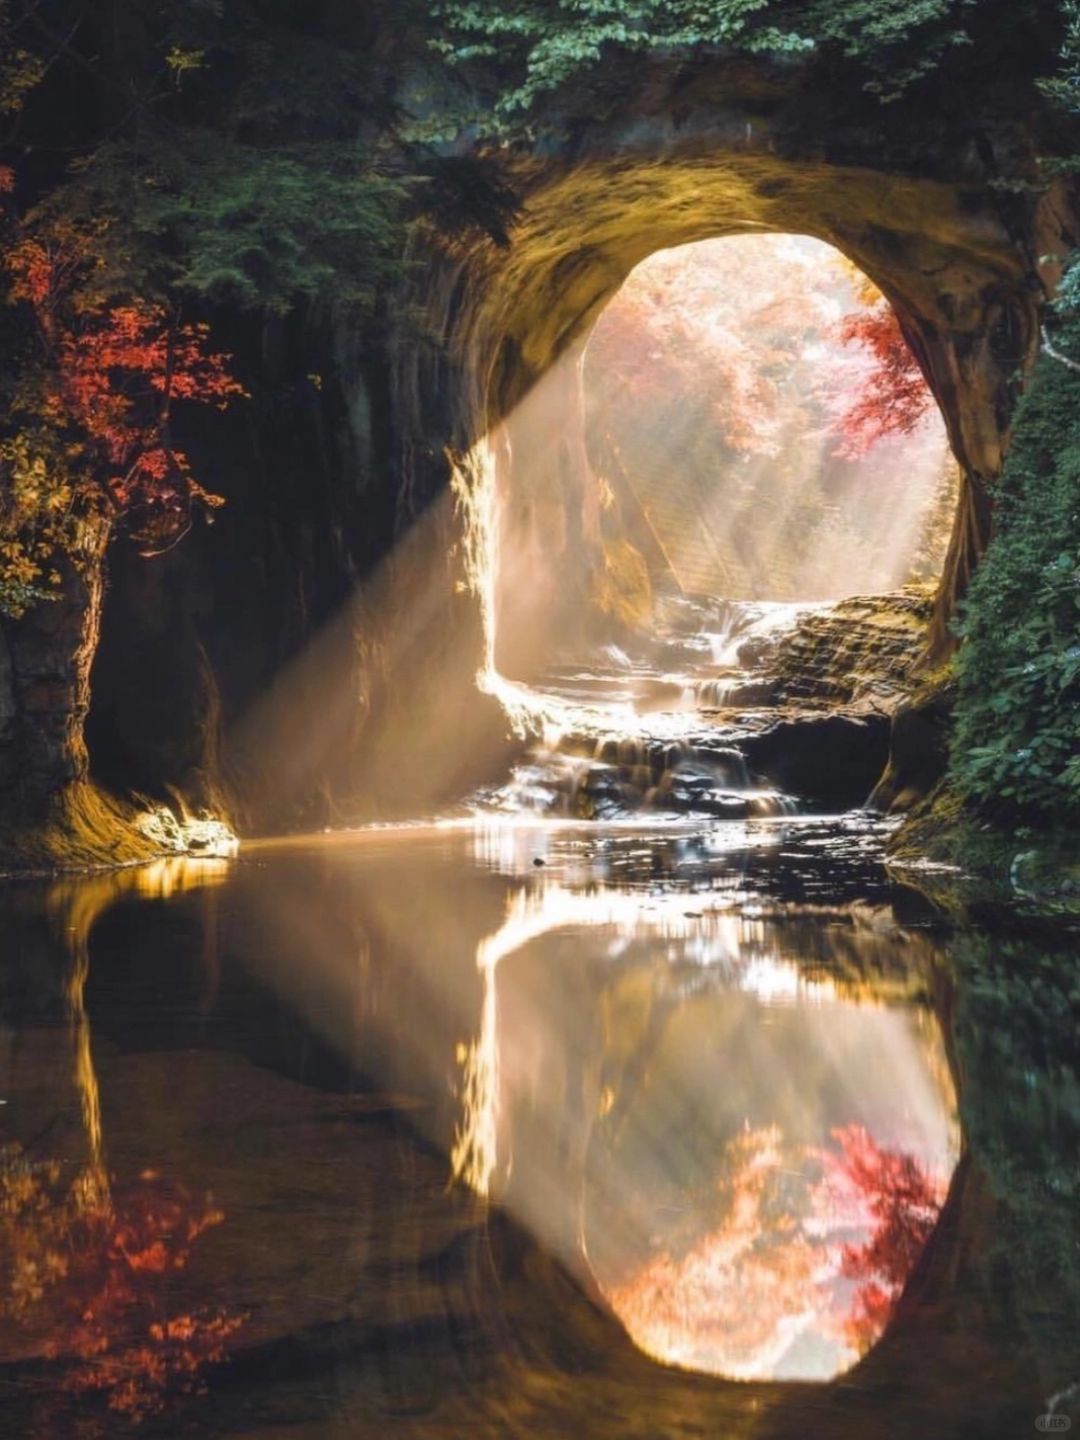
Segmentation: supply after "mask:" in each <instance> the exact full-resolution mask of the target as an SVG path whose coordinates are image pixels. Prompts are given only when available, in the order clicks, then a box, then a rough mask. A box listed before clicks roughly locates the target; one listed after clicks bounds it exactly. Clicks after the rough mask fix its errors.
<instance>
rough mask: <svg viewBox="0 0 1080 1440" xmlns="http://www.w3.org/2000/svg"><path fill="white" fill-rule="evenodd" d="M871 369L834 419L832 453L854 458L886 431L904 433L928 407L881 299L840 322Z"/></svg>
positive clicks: (892, 315)
mask: <svg viewBox="0 0 1080 1440" xmlns="http://www.w3.org/2000/svg"><path fill="white" fill-rule="evenodd" d="M840 336H841V338H842V339H843V341H844V343H845V344H847V345H858V346H860V347H861V348H862V350H863V351H864V353H866V354H867V355H868V357H869V359H870V361H871V364H872V368H871V370H870V372H869V374H868V375H867V376H866V378H865V379H864V380H863V382H862V384H861V385H860V386H859V389H858V390H857V392H856V394H855V398H854V399H853V400H851V401H850V403H847V404H846V406H845V408H844V409H843V410H842V412H841V413H840V415H839V417H838V418H837V420H836V430H837V432H838V434H839V436H840V445H839V448H838V450H837V454H839V455H841V456H843V457H844V458H845V459H848V460H858V459H860V458H861V457H862V456H863V455H865V454H866V453H867V451H868V450H870V449H872V448H873V446H874V445H876V444H877V442H878V441H879V440H883V439H885V437H886V436H889V435H910V434H911V433H912V431H913V430H914V429H915V428H916V427H917V425H918V424H919V422H920V421H921V420H922V419H923V417H924V416H925V415H926V414H927V413H928V412H929V411H930V409H931V407H932V406H933V403H934V400H933V395H932V394H931V392H930V387H929V386H928V385H927V383H926V381H925V379H924V378H923V373H922V371H921V370H920V369H919V365H918V361H917V360H916V359H915V356H914V355H913V354H912V353H911V351H910V349H909V348H908V344H907V341H906V340H905V339H904V336H903V332H902V331H901V329H900V322H899V320H897V318H896V312H895V311H894V310H893V308H892V306H891V305H890V304H889V303H888V301H887V300H878V301H877V303H876V304H873V305H871V306H869V307H868V308H867V309H865V310H858V311H856V312H855V313H854V314H852V315H848V316H847V317H846V318H845V319H844V321H843V322H842V324H841V326H840Z"/></svg>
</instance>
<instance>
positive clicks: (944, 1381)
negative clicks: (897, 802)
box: [0, 815, 1080, 1440]
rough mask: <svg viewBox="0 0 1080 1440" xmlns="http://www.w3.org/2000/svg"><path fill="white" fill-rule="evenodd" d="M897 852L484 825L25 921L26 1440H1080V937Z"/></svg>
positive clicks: (780, 826) (123, 888)
mask: <svg viewBox="0 0 1080 1440" xmlns="http://www.w3.org/2000/svg"><path fill="white" fill-rule="evenodd" d="M883 838H884V829H883V827H882V825H881V824H880V823H875V822H873V821H871V820H870V819H868V818H867V817H865V816H861V815H852V816H848V817H843V818H841V819H833V820H827V821H826V820H814V819H792V818H782V819H773V820H752V821H748V822H744V823H722V824H716V823H708V824H703V823H699V822H694V823H690V822H686V823H669V824H657V823H648V824H626V825H621V826H620V825H611V824H608V825H604V826H599V825H589V824H544V823H529V822H522V821H520V820H512V821H511V820H506V821H501V820H500V821H493V822H487V821H472V820H470V821H468V822H461V823H455V824H445V825H434V826H422V825H416V826H402V827H388V828H385V829H378V828H376V829H370V830H363V831H355V832H350V833H344V834H333V835H325V836H315V837H305V838H297V839H290V840H284V841H276V842H263V843H257V844H253V845H249V846H246V847H245V848H244V850H243V851H242V853H241V856H240V857H239V858H238V859H237V860H235V861H218V860H206V861H196V860H186V859H176V860H172V861H162V862H159V863H158V864H156V865H152V866H148V867H143V868H141V869H133V870H128V871H121V872H116V873H112V874H108V875H101V876H92V877H86V878H71V879H60V880H55V881H51V882H47V883H46V882H41V883H29V882H24V883H21V884H11V885H9V886H7V887H6V888H5V889H3V890H2V891H0V917H2V921H0V923H2V927H3V929H2V934H3V936H4V940H3V948H4V965H3V969H2V972H0V1005H2V1009H0V1101H2V1102H3V1103H2V1104H0V1413H2V1415H3V1417H4V1420H5V1422H6V1423H5V1425H4V1427H3V1433H4V1434H5V1435H12V1436H20V1437H21V1436H26V1437H41V1440H54V1437H57V1440H63V1437H67V1436H72V1437H84V1436H85V1437H98V1436H105V1437H112V1436H124V1435H127V1434H129V1433H130V1434H142V1435H146V1436H148V1437H151V1436H152V1437H157V1436H161V1437H179V1436H188V1435H190V1436H205V1437H216V1436H222V1437H224V1436H250V1437H258V1440H338V1437H341V1440H345V1437H354V1436H355V1437H365V1436H368V1435H371V1436H376V1435H378V1436H394V1437H396V1436H402V1437H406V1436H430V1437H448V1440H449V1437H464V1436H487V1435H490V1436H534V1435H535V1436H551V1437H564V1436H605V1437H606V1436H610V1437H613V1440H614V1437H652V1440H655V1437H669V1436H671V1437H676V1436H701V1437H710V1440H717V1437H722V1440H728V1437H731V1440H737V1437H743V1436H746V1437H762V1440H780V1437H791V1440H796V1437H798V1440H807V1437H809V1440H817V1437H820V1440H833V1437H836V1440H840V1437H856V1436H858V1437H860V1440H861V1437H866V1436H871V1435H872V1436H884V1437H897V1440H906V1437H909V1436H910V1437H912V1440H914V1437H920V1440H922V1437H930V1440H954V1437H956V1440H959V1437H971V1440H976V1437H978V1440H999V1437H1000V1440H1008V1437H1013V1436H1017V1437H1020V1436H1024V1435H1029V1434H1037V1433H1038V1430H1037V1429H1036V1423H1037V1421H1039V1419H1040V1417H1045V1416H1046V1415H1048V1414H1049V1415H1051V1416H1052V1417H1053V1419H1054V1422H1055V1423H1056V1424H1058V1425H1060V1423H1061V1420H1062V1419H1063V1418H1065V1417H1067V1416H1068V1415H1069V1410H1070V1405H1071V1406H1072V1408H1073V1410H1074V1411H1075V1413H1076V1418H1077V1423H1078V1424H1080V1390H1074V1389H1073V1387H1074V1385H1075V1384H1076V1382H1077V1380H1078V1379H1080V1180H1078V1169H1080V1166H1078V1149H1077V1139H1078V1133H1080V1087H1078V1083H1077V1044H1076V1019H1077V1015H1076V1011H1077V1008H1078V1004H1080V997H1078V996H1077V994H1076V990H1075V980H1073V979H1070V976H1071V975H1073V974H1074V973H1075V959H1074V957H1075V936H1074V935H1072V934H1071V933H1070V932H1069V931H1068V930H1067V929H1066V928H1063V926H1062V925H1061V924H1060V923H1056V924H1051V923H1049V922H1045V923H1044V922H1040V923H1039V924H1032V923H1031V922H1030V920H1029V921H1028V922H1027V923H1026V924H1025V927H1024V929H1023V931H1022V932H1021V931H1019V930H1017V933H1016V935H1014V934H1012V933H1011V931H1010V927H1009V923H1008V918H1007V916H1002V915H1001V914H998V913H996V912H995V913H994V914H993V915H992V916H991V915H989V914H988V915H985V916H982V917H980V918H979V919H978V920H977V921H976V920H975V919H973V918H972V915H971V913H970V912H968V913H965V914H964V916H963V919H962V921H961V920H959V919H958V917H957V913H956V912H955V911H954V912H952V913H951V914H949V915H946V913H945V912H944V911H943V910H942V909H941V908H939V907H938V906H937V905H935V903H933V901H932V899H931V898H930V897H929V896H928V894H927V893H925V889H926V887H925V886H923V887H920V886H919V885H917V884H915V883H913V881H914V878H915V877H913V876H911V875H909V876H907V877H906V879H905V877H902V876H898V875H896V874H895V873H893V874H890V873H889V872H888V871H887V869H886V867H885V865H884V863H883V861H882V859H881V850H882V844H883ZM1021 933H1022V935H1023V937H1024V938H1022V939H1021V938H1017V937H1018V936H1019V935H1020V934H1021ZM1033 937H1037V938H1033ZM1070 987H1071V988H1070Z"/></svg>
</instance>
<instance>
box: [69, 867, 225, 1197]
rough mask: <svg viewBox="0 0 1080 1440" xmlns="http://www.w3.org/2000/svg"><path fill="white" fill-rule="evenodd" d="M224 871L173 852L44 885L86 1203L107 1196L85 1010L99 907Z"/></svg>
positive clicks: (172, 890) (169, 891)
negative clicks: (62, 962) (60, 953)
mask: <svg viewBox="0 0 1080 1440" xmlns="http://www.w3.org/2000/svg"><path fill="white" fill-rule="evenodd" d="M228 870H229V865H228V862H227V861H225V860H219V859H207V860H192V859H188V858H187V857H184V856H176V857H173V858H169V859H166V860H156V861H154V862H152V863H151V864H149V865H139V866H134V867H132V868H130V869H127V870H116V871H112V872H110V873H108V874H104V875H98V876H94V877H91V878H80V879H79V880H62V881H58V882H57V883H56V884H55V885H53V886H52V887H51V888H50V890H49V893H48V896H47V898H46V905H47V907H48V909H49V911H50V912H51V914H52V916H53V919H54V923H55V924H56V925H57V928H58V930H59V931H60V933H61V935H62V938H63V941H64V944H65V946H66V947H67V951H68V954H69V956H70V959H71V969H70V972H69V974H68V979H67V984H66V987H65V993H66V999H67V1004H68V1016H69V1021H70V1024H71V1037H72V1048H73V1051H74V1061H75V1084H76V1087H77V1089H78V1092H79V1104H80V1109H81V1111H82V1120H83V1128H84V1130H85V1132H86V1140H87V1147H88V1150H89V1161H88V1164H87V1167H86V1169H85V1171H84V1173H83V1175H82V1177H81V1179H80V1182H79V1184H80V1186H81V1188H82V1190H83V1192H84V1198H85V1199H86V1201H87V1203H94V1204H101V1205H104V1204H107V1203H108V1197H109V1182H108V1176H107V1174H106V1170H105V1144H104V1139H103V1135H102V1127H101V1096H100V1092H99V1089H98V1082H97V1074H96V1072H95V1070H94V1059H93V1050H92V1048H91V1037H90V1017H89V1015H88V1014H87V1011H86V982H87V979H88V978H89V974H90V932H91V931H92V929H93V928H94V925H95V924H96V923H97V921H98V919H99V917H100V916H101V915H102V914H103V913H104V911H106V910H107V909H109V907H110V906H111V905H114V904H115V903H116V902H117V901H118V900H120V899H122V898H123V897H124V896H125V895H141V896H144V897H152V898H156V899H168V898H169V896H170V895H173V894H176V893H177V892H179V891H182V890H186V889H192V888H195V887H197V886H200V885H206V884H213V883H215V882H220V881H222V880H223V879H224V878H225V875H226V874H227V873H228Z"/></svg>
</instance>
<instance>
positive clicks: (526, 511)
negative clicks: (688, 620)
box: [493, 235, 956, 682]
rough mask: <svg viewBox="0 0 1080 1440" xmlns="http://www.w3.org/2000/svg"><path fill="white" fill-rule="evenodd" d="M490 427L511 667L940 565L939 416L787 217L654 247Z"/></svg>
mask: <svg viewBox="0 0 1080 1440" xmlns="http://www.w3.org/2000/svg"><path fill="white" fill-rule="evenodd" d="M493 439H494V449H495V454H496V457H497V465H498V473H499V485H498V492H499V506H498V542H499V544H498V548H499V552H500V559H499V565H498V577H497V584H496V590H495V596H496V610H497V648H496V660H497V663H498V668H499V669H500V671H501V672H502V673H503V674H505V675H507V676H511V677H513V678H517V679H523V680H527V681H532V682H535V681H536V680H538V679H539V678H540V676H541V675H542V674H543V673H544V671H545V670H546V669H548V668H550V667H551V666H552V665H555V666H557V667H565V666H566V665H567V663H570V664H573V663H574V662H575V661H580V660H583V659H584V658H585V657H586V656H588V655H595V653H596V651H597V647H603V646H616V647H618V648H619V650H620V651H621V652H628V653H630V654H631V655H633V654H634V653H635V651H637V650H640V649H641V647H642V646H643V644H645V643H646V637H648V638H649V640H650V641H652V640H654V639H655V636H656V633H657V630H658V629H659V630H664V629H665V628H667V627H669V626H670V622H671V616H672V613H673V609H674V610H676V611H677V610H679V608H680V607H682V609H683V610H684V611H685V608H686V604H687V602H689V604H690V605H691V606H695V605H697V606H700V605H701V604H703V603H704V604H706V605H707V606H709V607H712V611H711V615H710V616H709V617H708V620H707V623H706V624H705V625H704V626H703V627H699V628H704V629H705V630H706V631H710V632H711V633H712V634H713V635H714V636H715V635H716V633H717V632H718V631H722V630H723V628H724V623H723V616H718V613H717V606H718V605H719V606H723V605H725V604H726V605H728V606H729V607H736V608H741V609H742V611H743V613H744V616H745V612H746V609H747V607H751V609H753V607H758V608H759V609H760V608H764V609H765V610H766V611H767V610H769V609H775V608H776V607H777V606H778V605H780V604H785V605H792V604H803V605H808V604H815V603H821V602H828V601H836V600H839V599H842V598H844V597H848V596H852V595H869V594H876V593H881V592H888V591H893V590H896V589H898V588H899V587H902V586H905V585H908V584H919V583H921V584H924V585H927V586H929V585H930V584H932V583H933V582H934V581H935V580H936V579H937V577H938V576H939V575H940V573H941V568H942V562H943V558H944V553H945V549H946V545H947V542H948V532H949V527H950V523H951V519H952V513H953V510H954V509H955V496H956V488H955V487H956V477H955V466H954V464H953V462H952V460H951V456H950V454H949V450H948V445H947V441H946V436H945V429H944V425H943V422H942V420H941V416H940V414H939V413H938V411H937V409H936V407H935V406H934V404H933V402H932V399H931V397H930V394H929V391H928V390H926V388H925V386H924V384H923V382H922V379H921V376H920V375H919V373H918V370H917V367H916V366H915V363H914V360H913V358H912V357H911V355H910V352H909V351H908V350H907V347H906V345H905V344H904V342H903V339H902V336H901V335H900V331H899V327H898V324H897V322H896V318H895V316H894V315H893V313H892V311H891V309H890V308H889V306H888V304H887V302H886V301H885V300H884V298H883V297H882V296H881V295H880V294H879V293H878V292H877V291H876V290H874V288H873V286H872V285H871V283H870V282H869V281H868V280H867V279H866V277H865V276H863V275H862V274H861V273H860V272H858V271H857V270H856V269H855V268H854V266H852V265H851V264H850V262H848V261H847V260H846V259H845V258H844V257H843V256H842V255H841V254H840V253H839V252H838V251H836V250H834V249H833V248H832V247H830V246H828V245H825V244H824V243H823V242H821V241H818V240H813V239H810V238H807V237H805V236H794V235H742V236H736V237H729V238H726V239H721V240H710V241H704V242H701V243H698V244H694V245H686V246H682V247H679V248H678V249H674V250H666V251H660V252H658V253H656V254H654V255H652V256H651V257H650V258H648V259H647V260H645V261H644V262H642V263H641V264H640V265H638V267H637V268H636V269H635V270H634V271H633V272H632V273H631V274H630V276H629V277H628V278H627V280H626V281H625V283H624V284H623V286H622V287H621V289H620V290H619V291H618V292H617V293H616V295H615V296H614V297H613V298H612V299H611V301H610V302H609V303H608V305H607V307H606V308H605V309H604V310H603V312H602V313H601V314H600V316H599V319H598V320H597V321H596V323H595V324H594V325H593V327H592V329H591V331H590V332H589V334H588V336H587V338H586V339H584V340H582V341H580V342H578V343H577V344H575V345H574V346H572V347H571V348H570V349H569V351H567V352H566V353H565V354H564V356H563V357H562V358H561V359H560V361H559V362H558V363H557V364H556V365H555V367H553V369H552V370H551V371H549V372H548V374H547V375H546V376H545V377H544V378H543V379H542V380H541V381H540V383H539V384H538V385H537V386H536V387H535V388H534V390H533V391H532V392H531V394H530V395H529V397H528V398H527V399H526V400H525V401H524V402H523V404H522V405H521V406H519V408H518V410H517V411H516V412H515V413H514V414H513V415H512V416H511V417H510V419H509V420H508V421H507V422H506V423H505V425H504V426H503V427H501V430H500V432H498V434H497V435H496V436H495V437H493ZM713 658H715V646H714V655H713Z"/></svg>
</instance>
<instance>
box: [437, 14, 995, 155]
mask: <svg viewBox="0 0 1080 1440" xmlns="http://www.w3.org/2000/svg"><path fill="white" fill-rule="evenodd" d="M978 3H979V0H632V3H630V4H622V3H619V0H511V3H509V4H507V3H503V0H440V3H438V4H436V5H434V6H433V7H432V14H433V15H434V17H435V18H436V20H437V21H438V22H439V24H440V26H441V29H442V33H441V34H439V35H437V36H436V37H434V39H433V40H432V47H433V49H435V50H436V52H437V53H438V54H440V55H441V56H442V57H443V58H444V59H445V60H447V61H448V62H449V63H450V64H452V65H468V64H472V63H474V62H485V61H492V62H495V64H496V67H497V69H498V71H499V75H500V82H501V83H500V88H499V92H498V94H497V95H496V97H495V100H494V117H493V118H494V121H495V124H496V127H498V125H499V124H501V125H503V126H504V127H505V126H512V125H513V124H514V123H515V122H520V121H521V119H522V118H523V117H524V115H525V114H526V112H528V111H529V110H530V109H532V107H533V106H534V104H535V102H536V101H537V100H538V99H539V98H540V97H542V96H544V95H546V94H549V93H550V92H552V91H554V90H556V89H557V88H558V87H559V86H561V85H562V84H564V83H565V82H567V81H569V80H572V79H574V78H575V77H576V76H579V75H581V74H582V73H584V72H586V71H588V70H589V69H591V68H592V67H593V66H594V65H595V64H596V63H597V62H598V61H599V60H600V58H601V55H602V54H603V53H604V52H605V50H611V49H617V50H621V51H623V52H625V53H630V54H643V53H649V52H660V53H678V52H682V51H693V50H699V51H700V50H706V49H710V48H711V49H715V48H718V47H727V48H736V49H739V50H742V51H744V52H747V53H761V52H770V53H773V54H777V55H788V56H791V55H797V54H800V53H803V52H806V51H811V50H815V49H819V48H824V49H832V50H835V51H837V52H839V53H840V54H842V55H843V56H844V57H846V58H847V59H849V60H853V61H857V62H860V63H861V64H862V65H863V67H864V69H865V72H866V73H865V77H864V83H865V88H866V89H867V90H869V91H871V92H873V93H876V94H877V95H878V96H879V97H880V98H881V99H882V100H892V99H895V98H897V97H898V96H899V95H900V94H902V93H903V92H904V91H905V90H906V89H907V88H908V86H909V85H911V84H912V83H914V82H915V81H917V80H919V79H920V78H922V77H923V76H924V75H926V74H928V73H930V72H931V71H932V70H934V69H936V68H937V66H938V65H939V64H940V61H941V58H942V56H943V55H944V53H945V52H946V51H947V50H948V49H949V48H951V47H953V46H956V45H966V44H969V43H970V42H971V36H970V35H969V33H968V29H967V26H966V19H967V15H968V12H970V11H971V10H973V9H974V8H975V6H976V5H977V4H978ZM984 3H985V0H984ZM504 67H508V68H509V72H510V74H511V75H512V76H513V77H514V78H513V79H511V80H510V81H509V82H508V83H502V74H503V70H504Z"/></svg>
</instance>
